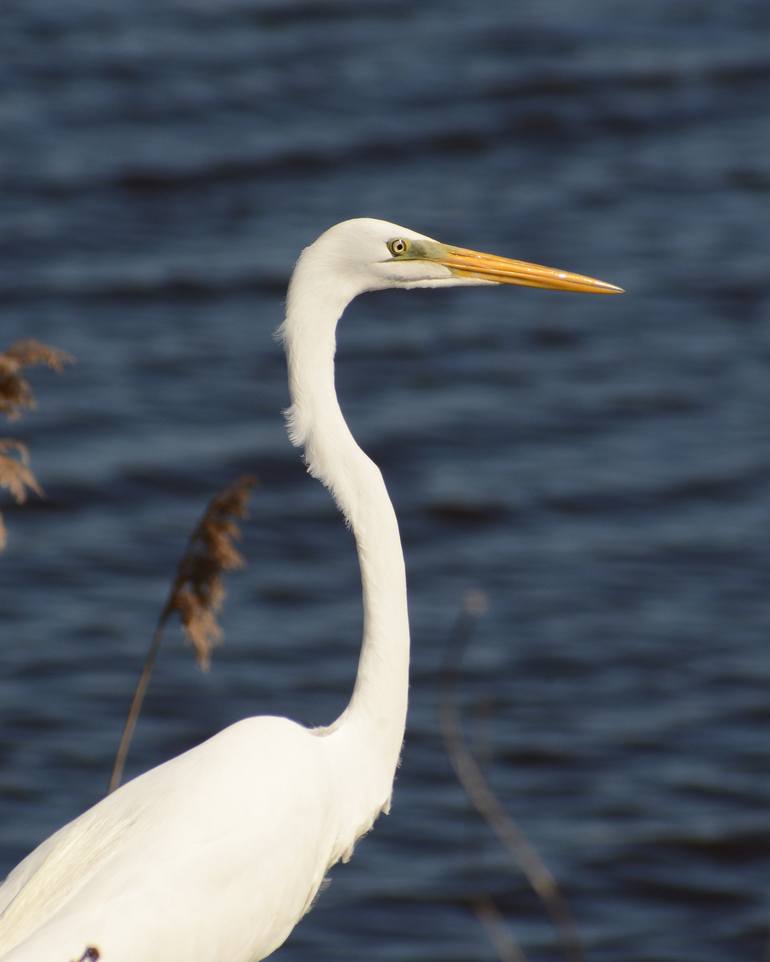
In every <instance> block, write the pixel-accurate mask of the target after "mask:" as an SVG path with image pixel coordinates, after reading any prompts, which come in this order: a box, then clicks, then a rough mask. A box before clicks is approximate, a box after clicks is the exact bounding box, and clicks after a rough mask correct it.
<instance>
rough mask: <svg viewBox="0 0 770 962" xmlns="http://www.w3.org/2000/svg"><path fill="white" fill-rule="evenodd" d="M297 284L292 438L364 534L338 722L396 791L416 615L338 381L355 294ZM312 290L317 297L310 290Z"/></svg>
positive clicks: (387, 515) (374, 474) (292, 326)
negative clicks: (353, 643)
mask: <svg viewBox="0 0 770 962" xmlns="http://www.w3.org/2000/svg"><path fill="white" fill-rule="evenodd" d="M301 266H302V262H300V265H299V266H298V268H297V270H296V271H295V274H294V277H293V279H292V283H291V285H290V288H289V297H288V300H287V312H286V320H285V321H284V325H283V327H282V331H281V333H282V336H283V339H284V344H285V347H286V357H287V364H288V372H289V391H290V394H291V400H292V406H291V408H289V410H288V412H287V420H288V426H289V435H290V437H291V439H292V442H293V443H294V444H297V445H300V444H302V445H304V448H305V460H306V462H307V466H308V471H309V472H310V474H312V475H313V477H316V478H318V479H319V480H320V481H322V482H323V484H324V485H326V487H327V488H329V490H330V491H331V493H332V495H333V496H334V499H335V501H336V502H337V505H338V506H339V508H340V510H341V511H342V513H343V514H344V515H345V518H346V519H347V521H348V523H349V524H350V527H351V528H352V531H353V535H354V537H355V541H356V548H357V551H358V559H359V564H360V568H361V586H362V594H363V614H364V623H363V624H364V627H363V640H362V644H361V654H360V658H359V663H358V673H357V675H356V681H355V687H354V690H353V695H352V697H351V700H350V703H349V704H348V707H347V708H346V709H345V711H344V712H343V714H342V715H341V716H340V718H339V719H338V720H337V722H335V723H334V725H333V726H332V728H333V729H335V730H340V729H342V728H345V729H349V730H350V731H354V732H355V733H356V734H357V735H358V734H360V735H361V736H362V738H363V742H360V743H359V744H363V745H366V746H367V753H368V754H369V761H370V762H371V760H372V759H376V760H377V763H378V767H380V769H381V770H380V772H379V773H378V774H380V775H381V776H382V778H383V779H385V780H386V781H387V785H388V794H389V790H390V784H391V782H392V778H393V774H394V772H395V769H396V766H397V764H398V758H399V754H400V750H401V744H402V741H403V737H404V728H405V724H406V709H407V693H408V684H409V621H408V613H407V599H406V578H405V572H404V556H403V552H402V549H401V539H400V537H399V531H398V523H397V521H396V515H395V512H394V510H393V506H392V504H391V502H390V498H389V497H388V492H387V490H386V488H385V483H384V481H383V479H382V475H381V474H380V471H379V469H378V467H377V465H376V464H374V462H373V461H371V460H370V459H369V458H368V457H367V456H366V455H365V454H364V452H363V451H362V450H361V449H360V448H359V446H358V445H357V444H356V442H355V439H354V438H353V435H352V434H351V433H350V430H349V428H348V426H347V424H346V422H345V419H344V418H343V416H342V412H341V410H340V407H339V403H338V401H337V394H336V391H335V387H334V353H335V328H336V322H337V320H338V319H339V317H340V316H341V314H342V312H343V310H344V308H345V307H346V305H347V303H348V301H349V300H350V293H349V292H348V294H347V295H346V294H345V292H344V291H343V292H342V293H337V292H334V293H332V292H330V291H327V292H324V291H323V289H322V288H320V293H319V285H318V284H313V283H310V284H308V283H307V282H306V281H309V280H310V278H307V277H306V274H307V272H305V275H303V273H302V271H301ZM308 289H309V290H312V291H313V298H312V301H310V300H309V298H308V296H307V294H305V291H307V290H308Z"/></svg>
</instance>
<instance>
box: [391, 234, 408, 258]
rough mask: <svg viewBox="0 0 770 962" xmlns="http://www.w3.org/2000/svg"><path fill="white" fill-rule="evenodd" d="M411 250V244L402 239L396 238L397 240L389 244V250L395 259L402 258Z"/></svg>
mask: <svg viewBox="0 0 770 962" xmlns="http://www.w3.org/2000/svg"><path fill="white" fill-rule="evenodd" d="M408 249H409V242H408V241H405V240H404V239H403V238H402V237H396V239H395V240H392V241H389V242H388V250H389V251H390V253H391V254H392V255H393V256H394V257H400V256H401V255H402V254H406V252H407V250H408Z"/></svg>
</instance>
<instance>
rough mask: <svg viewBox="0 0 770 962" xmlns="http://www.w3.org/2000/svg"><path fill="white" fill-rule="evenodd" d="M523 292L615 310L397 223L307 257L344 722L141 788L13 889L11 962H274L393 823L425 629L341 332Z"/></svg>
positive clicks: (317, 451) (315, 460) (201, 751)
mask: <svg viewBox="0 0 770 962" xmlns="http://www.w3.org/2000/svg"><path fill="white" fill-rule="evenodd" d="M479 283H518V284H524V285H527V286H549V287H562V288H566V289H570V290H590V291H595V292H597V293H599V292H604V293H611V292H614V291H616V290H617V288H612V287H611V286H610V285H606V284H603V283H602V282H600V281H593V280H592V279H590V278H584V277H581V276H580V275H572V274H566V273H564V272H557V271H552V270H551V269H549V268H540V267H537V266H536V265H530V264H523V263H522V262H518V261H508V260H505V259H503V258H494V257H491V255H481V254H477V253H476V252H473V251H465V250H462V249H457V248H448V247H446V246H445V245H442V244H439V243H438V242H436V241H433V240H431V239H430V238H427V237H424V236H423V235H421V234H416V233H414V232H413V231H409V230H407V229H405V228H402V227H398V226H397V225H394V224H388V223H386V222H383V221H374V220H367V219H363V220H355V221H346V222H344V223H342V224H338V225H337V226H336V227H334V228H331V229H330V230H329V231H327V232H326V233H325V234H323V235H322V236H321V237H320V238H319V239H318V241H316V242H315V244H313V245H311V247H309V248H307V249H306V250H305V251H304V252H303V254H302V256H301V257H300V260H299V261H298V263H297V267H296V269H295V271H294V274H293V276H292V281H291V284H290V286H289V294H288V299H287V310H286V319H285V321H284V324H283V326H282V329H281V333H282V336H283V340H284V343H285V347H286V354H287V362H288V369H289V388H290V393H291V398H292V406H291V408H290V409H289V412H288V422H289V432H290V436H291V438H292V441H293V442H294V443H295V444H298V445H303V446H304V449H305V459H306V462H307V465H308V470H309V471H310V473H311V474H312V475H313V476H314V477H317V478H319V479H320V480H321V481H322V482H323V483H324V484H325V485H326V486H327V487H328V488H329V489H330V491H331V492H332V494H333V495H334V498H335V500H336V501H337V504H338V505H339V507H340V509H341V511H342V512H343V514H344V515H345V517H346V519H347V521H348V523H349V524H350V526H351V528H352V530H353V533H354V536H355V539H356V547H357V551H358V557H359V563H360V566H361V581H362V591H363V606H364V637H363V641H362V646H361V655H360V660H359V667H358V673H357V676H356V683H355V688H354V691H353V695H352V697H351V700H350V703H349V704H348V706H347V708H346V709H345V711H344V712H343V713H342V715H341V716H340V717H339V718H338V719H337V720H336V721H335V722H334V723H333V724H332V725H330V726H328V727H326V728H318V729H307V728H303V727H302V726H301V725H298V724H295V723H294V722H291V721H289V720H288V719H285V718H273V717H256V718H249V719H246V720H244V721H241V722H238V723H236V724H235V725H232V726H230V727H229V728H227V729H225V730H224V731H222V732H220V733H219V734H218V735H215V736H214V737H213V738H211V739H209V740H208V741H206V742H204V743H203V744H202V745H199V746H197V747H196V748H194V749H192V750H190V751H188V752H186V753H184V754H183V755H180V756H178V757H177V758H174V759H172V760H170V761H168V762H166V763H165V764H163V765H160V766H158V767H157V768H154V769H152V770H151V771H149V772H147V773H145V774H144V775H141V776H140V777H138V778H136V779H134V780H133V781H131V782H129V783H127V784H126V785H124V786H123V787H122V788H120V789H119V790H118V791H116V792H115V793H114V794H112V795H109V796H108V797H107V798H105V799H103V800H102V801H101V802H99V803H98V804H97V805H95V806H94V807H93V808H91V809H89V810H88V811H87V812H85V813H83V814H82V815H81V816H79V817H78V818H76V819H75V820H74V821H72V822H70V823H69V824H68V825H66V826H65V827H64V828H62V829H61V830H60V831H58V832H57V833H55V834H54V835H52V836H51V837H50V838H49V839H47V840H46V841H45V842H43V843H42V844H41V845H40V846H39V847H38V848H37V849H35V850H34V851H33V852H32V853H31V855H29V856H28V857H27V858H26V859H25V860H24V861H23V862H21V863H20V864H19V865H18V866H17V867H16V869H14V870H13V871H12V872H11V874H10V875H9V876H8V878H7V880H6V881H5V883H4V884H3V885H2V886H0V962H70V960H77V959H79V958H81V957H82V956H83V954H84V953H85V952H86V950H88V949H90V950H92V951H96V952H98V956H97V955H92V956H91V957H92V958H97V957H98V958H100V959H102V960H104V962H157V960H162V962H257V960H259V959H262V958H264V957H265V956H266V955H268V954H270V952H272V951H273V950H274V949H275V948H277V947H278V946H279V945H280V944H281V943H282V942H283V941H284V940H285V939H286V937H287V936H288V934H289V932H290V931H291V930H292V928H293V927H294V925H295V924H296V922H297V921H298V920H299V919H300V918H301V917H302V915H304V913H305V912H306V911H307V910H308V908H309V907H310V905H311V903H312V901H313V899H314V897H315V895H316V893H317V892H318V889H319V887H320V885H321V883H322V881H323V879H324V876H325V874H326V872H327V870H328V869H329V867H330V866H332V865H333V864H334V863H335V862H337V861H339V860H345V859H346V858H347V857H349V855H350V853H351V852H352V849H353V846H354V844H355V842H356V840H357V839H358V838H359V837H360V836H361V835H362V834H364V833H365V832H366V831H368V830H369V828H370V827H371V826H372V824H373V822H374V820H375V819H376V818H377V816H378V815H379V814H380V812H382V811H383V810H387V808H388V806H389V803H390V795H391V791H392V784H393V778H394V775H395V770H396V766H397V764H398V758H399V753H400V750H401V744H402V740H403V734H404V725H405V719H406V707H407V688H408V670H409V626H408V617H407V604H406V583H405V575H404V563H403V554H402V551H401V543H400V538H399V532H398V525H397V522H396V517H395V514H394V512H393V508H392V506H391V503H390V500H389V498H388V494H387V491H386V489H385V485H384V482H383V480H382V476H381V474H380V472H379V469H378V468H377V467H376V465H375V464H374V463H373V462H372V461H370V460H369V458H368V457H367V456H366V455H365V454H364V453H363V451H361V449H360V448H359V447H358V445H357V444H356V442H355V440H354V439H353V437H352V435H351V434H350V431H349V430H348V428H347V425H346V423H345V421H344V419H343V416H342V413H341V411H340V408H339V404H338V402H337V397H336V393H335V389H334V351H335V331H336V325H337V321H338V319H339V317H340V315H341V314H342V312H343V310H344V309H345V307H346V306H347V304H348V303H349V301H350V300H351V299H352V298H353V297H355V296H357V295H358V294H360V293H363V292H364V291H367V290H375V289H382V288H386V287H435V286H450V285H457V284H479Z"/></svg>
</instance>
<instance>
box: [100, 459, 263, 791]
mask: <svg viewBox="0 0 770 962" xmlns="http://www.w3.org/2000/svg"><path fill="white" fill-rule="evenodd" d="M255 484H256V478H253V477H251V476H250V475H244V476H243V477H241V478H238V480H237V481H235V482H234V483H233V484H231V485H230V486H229V487H227V488H225V489H224V491H222V492H220V494H218V495H217V496H216V497H214V498H212V500H211V501H210V502H209V504H208V507H207V508H206V511H205V512H204V514H203V517H202V518H201V519H200V521H199V522H198V523H197V524H196V526H195V528H194V529H193V532H192V534H191V535H190V537H189V539H188V541H187V546H186V547H185V550H184V553H183V554H182V558H181V560H180V562H179V566H178V567H177V572H176V577H175V578H174V582H173V584H172V585H171V590H170V591H169V594H168V598H167V599H166V603H165V605H164V606H163V610H162V611H161V613H160V617H159V618H158V624H157V627H156V628H155V633H154V634H153V636H152V640H151V642H150V647H149V649H148V651H147V655H146V657H145V659H144V665H143V666H142V670H141V673H140V674H139V680H138V681H137V683H136V688H135V689H134V695H133V698H132V699H131V707H130V708H129V710H128V715H127V716H126V721H125V724H124V726H123V734H122V735H121V737H120V744H119V745H118V749H117V752H116V754H115V761H114V763H113V766H112V774H111V775H110V780H109V783H108V786H107V794H108V795H109V794H111V793H112V792H114V791H115V789H116V788H118V786H119V785H120V783H121V781H122V778H123V772H124V769H125V764H126V758H127V756H128V750H129V748H130V746H131V740H132V738H133V735H134V729H135V728H136V723H137V720H138V718H139V714H140V712H141V710H142V705H143V703H144V697H145V695H146V693H147V687H148V685H149V683H150V677H151V675H152V671H153V668H154V667H155V660H156V658H157V656H158V651H159V649H160V644H161V640H162V638H163V631H164V629H165V627H166V622H167V621H168V619H169V618H170V616H171V615H172V614H173V613H174V612H175V611H176V612H178V614H179V617H180V618H181V621H182V627H183V628H184V631H185V634H186V635H187V638H188V640H189V641H190V643H191V644H192V646H193V648H194V649H195V656H196V658H197V661H198V664H199V666H200V667H201V668H202V669H203V670H204V671H205V670H207V669H208V667H209V664H210V662H211V651H212V649H213V648H214V646H215V645H217V644H219V642H220V641H221V640H222V630H221V628H220V627H219V625H218V623H217V620H216V613H217V611H218V610H219V607H220V605H221V604H222V600H223V598H224V587H223V584H222V574H223V572H225V571H229V570H232V569H233V568H240V567H242V566H243V563H244V561H243V558H242V557H241V555H240V554H239V552H238V551H236V549H235V547H234V546H233V539H234V538H238V537H240V530H239V528H238V525H237V524H236V522H235V521H234V520H233V519H234V518H242V517H244V515H245V514H246V505H247V502H248V498H249V494H250V493H251V489H252V488H253V486H254V485H255Z"/></svg>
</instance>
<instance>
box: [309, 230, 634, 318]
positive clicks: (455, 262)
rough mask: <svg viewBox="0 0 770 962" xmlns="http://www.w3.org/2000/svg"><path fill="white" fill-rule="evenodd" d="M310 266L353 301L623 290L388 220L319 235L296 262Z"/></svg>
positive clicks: (616, 291)
mask: <svg viewBox="0 0 770 962" xmlns="http://www.w3.org/2000/svg"><path fill="white" fill-rule="evenodd" d="M308 262H310V263H312V266H313V267H314V268H316V269H319V270H316V271H314V273H316V278H315V280H316V285H318V284H319V283H321V284H322V280H321V278H322V276H324V275H325V276H326V277H327V278H331V277H333V278H334V282H335V284H336V285H337V286H338V289H342V290H344V292H345V296H346V298H347V299H351V298H352V297H355V296H356V295H358V294H362V293H363V292H364V291H376V290H385V289H387V288H394V287H395V288H399V287H400V288H414V287H459V286H463V285H466V286H467V285H472V284H518V285H521V286H523V287H545V288H551V289H555V290H566V291H580V292H583V293H591V294H619V293H621V288H619V287H615V286H614V285H613V284H607V283H605V282H604V281H599V280H595V279H594V278H592V277H584V276H583V275H581V274H573V273H570V272H568V271H562V270H557V269H555V268H552V267H543V266H542V265H540V264H530V263H527V262H526V261H518V260H511V259H509V258H507V257H498V256H496V255H494V254H482V253H480V252H479V251H473V250H467V249H465V248H462V247H454V246H453V245H451V244H442V243H441V242H439V241H437V240H434V239H433V238H432V237H426V236H425V235H424V234H418V233H416V232H415V231H413V230H409V228H407V227H399V225H398V224H390V223H388V222H387V221H382V220H372V219H371V218H368V217H361V218H357V219H355V220H346V221H343V222H342V223H340V224H336V225H335V226H334V227H331V228H330V229H329V230H327V231H326V232H325V233H323V234H321V236H320V237H319V238H318V240H316V241H315V243H313V244H311V246H310V247H308V248H306V250H305V251H304V252H303V255H302V257H301V259H300V264H302V265H303V266H305V265H308V266H309V264H308Z"/></svg>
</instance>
